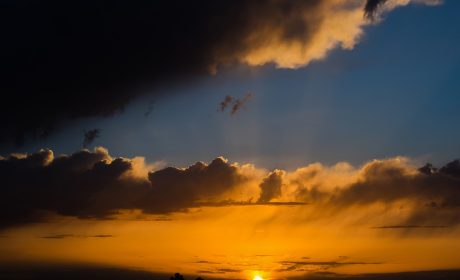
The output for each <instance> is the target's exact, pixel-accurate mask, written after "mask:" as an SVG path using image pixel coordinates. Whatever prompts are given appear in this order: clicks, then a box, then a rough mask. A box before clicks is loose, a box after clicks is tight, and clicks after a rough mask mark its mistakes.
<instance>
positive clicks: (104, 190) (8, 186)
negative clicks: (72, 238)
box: [0, 148, 248, 237]
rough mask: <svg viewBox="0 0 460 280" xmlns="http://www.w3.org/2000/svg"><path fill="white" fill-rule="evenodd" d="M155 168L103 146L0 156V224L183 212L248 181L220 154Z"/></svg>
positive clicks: (229, 192)
mask: <svg viewBox="0 0 460 280" xmlns="http://www.w3.org/2000/svg"><path fill="white" fill-rule="evenodd" d="M160 164H161V163H160ZM155 166H159V165H155V164H153V165H146V164H145V163H144V160H143V158H139V157H138V158H134V159H124V158H115V159H114V158H111V157H110V156H109V154H108V152H107V150H105V149H103V148H96V149H95V150H94V151H93V152H90V151H88V150H81V151H79V152H76V153H74V154H72V155H70V156H67V155H60V156H58V157H57V158H54V155H53V152H52V151H51V150H41V151H39V152H38V153H34V154H31V155H29V156H26V155H10V156H9V157H7V158H6V159H0V178H1V192H2V196H1V198H0V213H1V215H0V227H9V226H15V225H22V224H27V223H30V222H40V221H45V220H46V219H47V218H48V217H49V216H50V215H51V214H53V213H57V214H59V215H64V216H74V217H78V218H80V219H90V218H91V219H100V220H106V219H113V215H117V214H121V213H120V212H119V211H118V210H119V209H141V210H142V211H143V213H147V214H167V213H171V212H184V211H188V208H190V207H200V206H201V204H200V203H201V202H203V203H206V202H209V203H210V204H209V205H206V206H214V203H217V202H218V201H220V200H222V199H224V195H230V194H231V193H232V192H234V191H237V190H238V189H239V188H240V187H241V185H242V184H243V183H244V182H245V181H247V180H248V176H247V175H245V173H244V170H242V169H241V168H240V167H238V166H237V165H231V164H229V163H227V161H226V160H225V159H223V158H216V159H214V160H213V161H212V162H211V163H210V164H209V165H207V164H205V163H202V162H197V163H195V164H193V165H192V166H189V167H188V168H183V169H179V168H174V167H168V168H164V169H161V170H158V171H150V172H149V173H148V172H147V170H146V169H147V168H148V167H155ZM99 237H103V236H99ZM104 237H106V236H104Z"/></svg>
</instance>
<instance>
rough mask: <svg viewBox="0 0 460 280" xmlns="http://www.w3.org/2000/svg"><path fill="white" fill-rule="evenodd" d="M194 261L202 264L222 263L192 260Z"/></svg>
mask: <svg viewBox="0 0 460 280" xmlns="http://www.w3.org/2000/svg"><path fill="white" fill-rule="evenodd" d="M192 263H200V264H220V263H216V262H208V261H197V262H192Z"/></svg>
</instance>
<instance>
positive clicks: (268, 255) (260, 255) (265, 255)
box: [254, 255, 282, 257]
mask: <svg viewBox="0 0 460 280" xmlns="http://www.w3.org/2000/svg"><path fill="white" fill-rule="evenodd" d="M281 256H282V255H254V257H281Z"/></svg>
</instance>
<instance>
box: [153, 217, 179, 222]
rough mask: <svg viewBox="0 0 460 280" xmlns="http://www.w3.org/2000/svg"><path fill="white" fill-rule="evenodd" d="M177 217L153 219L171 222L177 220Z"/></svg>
mask: <svg viewBox="0 0 460 280" xmlns="http://www.w3.org/2000/svg"><path fill="white" fill-rule="evenodd" d="M175 220H177V219H172V218H156V219H154V220H153V221H156V222H170V221H175Z"/></svg>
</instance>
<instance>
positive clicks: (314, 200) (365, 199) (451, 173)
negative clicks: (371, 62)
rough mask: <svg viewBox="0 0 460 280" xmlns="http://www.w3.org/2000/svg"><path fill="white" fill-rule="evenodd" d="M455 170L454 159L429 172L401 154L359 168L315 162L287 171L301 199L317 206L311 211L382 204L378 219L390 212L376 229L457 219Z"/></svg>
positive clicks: (459, 191) (323, 212) (452, 222)
mask: <svg viewBox="0 0 460 280" xmlns="http://www.w3.org/2000/svg"><path fill="white" fill-rule="evenodd" d="M458 170H460V163H459V161H458V160H455V161H453V162H450V163H448V164H447V165H445V166H444V167H442V168H441V169H439V171H433V173H428V174H427V172H426V168H419V169H417V168H416V167H414V166H411V165H410V164H409V163H408V160H407V159H405V158H395V159H388V160H374V161H373V162H370V163H367V164H366V165H364V166H363V167H362V168H361V169H359V170H356V169H353V168H351V167H349V166H347V165H346V164H339V165H337V166H335V167H332V168H328V167H324V166H322V165H320V164H315V165H311V166H309V167H306V168H302V169H299V170H297V171H296V172H294V173H292V174H289V176H288V177H289V182H287V183H286V184H288V185H289V186H290V188H291V193H292V195H295V196H296V197H297V199H298V200H299V201H304V202H308V203H309V204H311V205H313V206H314V207H315V209H316V212H317V213H316V214H315V215H319V216H324V215H326V216H327V215H333V214H334V215H335V214H337V215H338V214H340V213H343V212H345V211H354V213H359V211H358V210H359V209H367V210H368V211H370V210H369V209H372V207H377V208H378V207H379V206H380V207H381V209H380V212H378V213H379V214H377V212H376V217H378V215H385V214H388V215H389V216H391V218H388V219H387V220H385V221H384V222H385V223H387V224H384V225H379V226H381V227H380V228H384V227H385V228H386V227H392V228H395V227H397V225H398V224H399V225H400V226H399V227H400V228H437V227H445V226H449V225H457V224H458V222H459V219H458V218H459V215H460V208H459V207H458V206H459V205H460V204H459V202H460V188H459V187H460V176H459V174H460V173H458ZM331 176H332V177H331ZM374 210H375V209H374ZM376 211H377V210H376ZM382 211H383V213H382ZM374 220H375V221H377V220H378V219H377V218H376V219H374ZM388 223H390V224H388ZM394 225H396V226H394Z"/></svg>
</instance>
